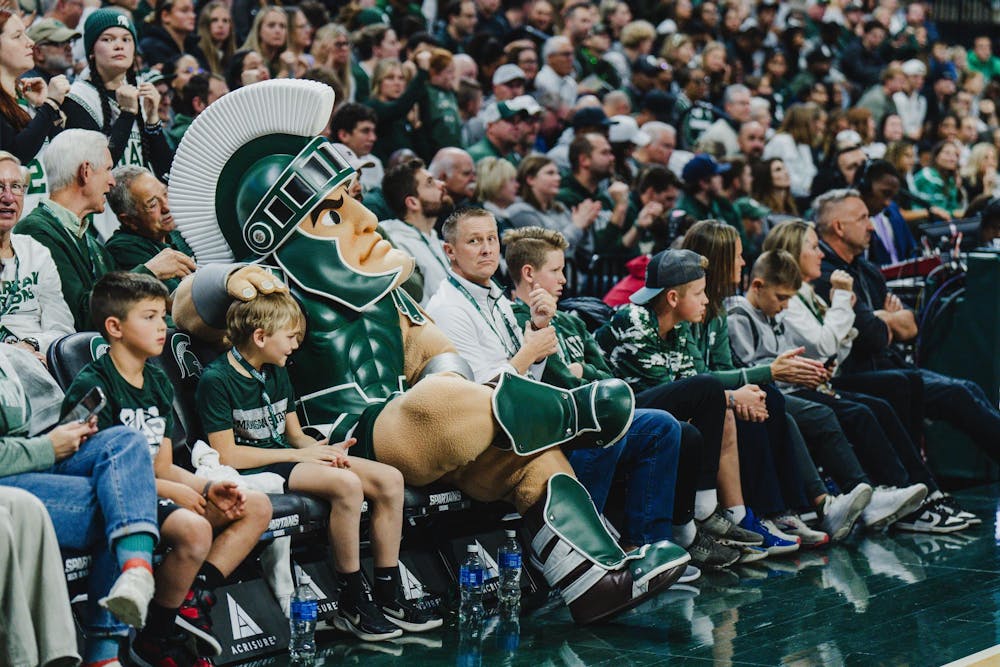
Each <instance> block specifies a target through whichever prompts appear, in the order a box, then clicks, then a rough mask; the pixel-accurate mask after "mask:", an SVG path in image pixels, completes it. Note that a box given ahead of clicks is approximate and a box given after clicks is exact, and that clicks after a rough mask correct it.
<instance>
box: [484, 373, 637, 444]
mask: <svg viewBox="0 0 1000 667" xmlns="http://www.w3.org/2000/svg"><path fill="white" fill-rule="evenodd" d="M492 404H493V417H494V419H496V421H497V424H499V426H500V429H501V431H503V436H506V437H501V438H498V439H497V441H495V442H494V444H496V445H497V446H498V447H501V448H502V449H510V450H512V451H513V452H514V453H515V454H517V455H519V456H529V455H531V454H534V453H536V452H539V451H541V450H543V449H548V448H549V447H555V446H557V445H563V446H564V447H565V448H567V449H583V448H588V447H610V446H611V445H613V444H615V443H616V442H618V441H619V440H620V439H621V438H622V437H623V436H624V435H625V433H626V432H627V431H628V427H629V425H630V424H631V423H632V414H633V413H634V412H635V396H634V395H633V394H632V389H631V388H630V387H629V386H628V385H627V384H626V383H624V382H622V381H621V380H617V379H613V380H601V381H599V382H591V383H590V384H586V385H584V386H582V387H577V388H576V389H571V390H567V389H560V388H559V387H553V386H552V385H550V384H545V383H544V382H537V381H535V380H531V379H529V378H525V377H522V376H520V375H513V374H510V373H504V374H501V375H500V379H499V381H498V382H497V384H496V390H495V391H494V392H493V399H492Z"/></svg>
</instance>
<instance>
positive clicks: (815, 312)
mask: <svg viewBox="0 0 1000 667" xmlns="http://www.w3.org/2000/svg"><path fill="white" fill-rule="evenodd" d="M798 297H799V301H801V302H802V303H803V305H804V306H805V307H806V310H808V311H809V312H810V313H812V316H813V317H815V318H816V321H817V322H819V323H820V324H823V318H822V317H820V316H819V311H818V310H816V308H815V307H814V306H813V304H811V303H809V302H808V301H806V298H805V297H804V296H802V295H801V294H799V295H798Z"/></svg>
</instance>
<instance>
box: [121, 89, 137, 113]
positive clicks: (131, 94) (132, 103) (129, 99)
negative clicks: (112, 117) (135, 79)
mask: <svg viewBox="0 0 1000 667" xmlns="http://www.w3.org/2000/svg"><path fill="white" fill-rule="evenodd" d="M115 99H116V100H117V101H118V106H119V107H120V108H121V110H122V111H127V112H129V113H130V114H135V115H138V114H139V89H138V88H136V87H135V86H133V85H130V84H127V83H123V84H122V85H120V86H118V89H117V90H115Z"/></svg>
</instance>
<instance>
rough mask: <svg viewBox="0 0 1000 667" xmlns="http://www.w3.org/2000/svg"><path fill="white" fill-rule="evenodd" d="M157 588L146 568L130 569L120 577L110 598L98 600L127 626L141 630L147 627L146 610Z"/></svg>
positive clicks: (151, 574)
mask: <svg viewBox="0 0 1000 667" xmlns="http://www.w3.org/2000/svg"><path fill="white" fill-rule="evenodd" d="M155 588H156V584H155V582H154V581H153V573H152V572H150V571H149V570H147V569H146V568H144V567H130V568H129V569H127V570H125V571H124V572H122V573H121V574H120V575H119V576H118V579H117V580H115V583H114V585H113V586H112V587H111V591H110V592H109V593H108V596H107V597H106V598H101V599H100V600H98V604H99V605H101V606H102V607H104V608H105V609H107V610H108V611H110V612H111V613H112V614H114V615H115V618H117V619H118V620H119V621H121V622H122V623H124V624H125V625H131V626H132V627H133V628H135V629H136V630H139V629H141V628H142V627H143V626H144V625H146V610H147V608H148V607H149V601H150V600H152V599H153V591H154V589H155Z"/></svg>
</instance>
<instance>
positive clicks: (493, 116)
mask: <svg viewBox="0 0 1000 667" xmlns="http://www.w3.org/2000/svg"><path fill="white" fill-rule="evenodd" d="M513 102H514V100H509V101H507V102H493V103H492V104H490V105H489V106H488V107H486V110H485V111H483V123H484V124H486V125H489V124H491V123H495V122H497V121H499V120H510V119H511V118H513V117H514V116H516V115H517V114H519V113H525V110H524V109H519V108H518V105H516V104H513Z"/></svg>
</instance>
